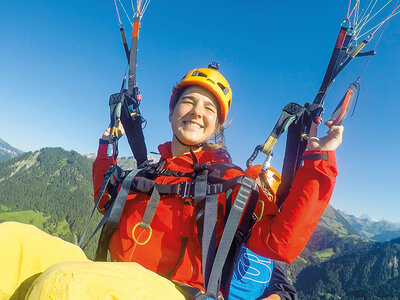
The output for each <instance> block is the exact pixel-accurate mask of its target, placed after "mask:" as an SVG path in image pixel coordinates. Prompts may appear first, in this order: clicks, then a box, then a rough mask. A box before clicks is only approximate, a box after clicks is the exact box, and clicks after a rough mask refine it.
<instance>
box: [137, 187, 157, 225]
mask: <svg viewBox="0 0 400 300" xmlns="http://www.w3.org/2000/svg"><path fill="white" fill-rule="evenodd" d="M159 202H160V193H159V192H158V189H157V187H156V186H154V187H153V191H152V193H151V196H150V199H149V203H148V204H147V206H146V210H145V211H144V214H143V218H142V221H141V222H140V224H139V226H140V227H142V228H144V229H150V224H151V222H152V221H153V218H154V215H155V213H156V210H157V206H158V203H159Z"/></svg>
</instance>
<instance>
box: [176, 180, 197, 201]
mask: <svg viewBox="0 0 400 300" xmlns="http://www.w3.org/2000/svg"><path fill="white" fill-rule="evenodd" d="M179 185H180V187H179V197H181V198H193V197H194V181H192V182H189V181H184V182H181V183H180V184H179Z"/></svg>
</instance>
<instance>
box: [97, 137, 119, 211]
mask: <svg viewBox="0 0 400 300" xmlns="http://www.w3.org/2000/svg"><path fill="white" fill-rule="evenodd" d="M107 147H108V142H106V141H104V140H101V139H100V144H99V149H98V150H97V157H96V160H95V161H94V162H93V168H92V179H93V190H94V202H96V199H97V197H98V194H99V191H100V188H101V185H102V184H103V180H104V174H105V173H106V171H107V170H108V168H109V167H110V166H111V164H113V163H116V162H115V161H114V159H113V157H108V156H107ZM107 201H108V197H107V196H103V197H102V199H101V200H100V203H99V207H103V206H104V204H105V203H106V202H107Z"/></svg>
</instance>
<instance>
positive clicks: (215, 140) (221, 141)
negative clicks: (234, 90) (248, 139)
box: [169, 85, 226, 150]
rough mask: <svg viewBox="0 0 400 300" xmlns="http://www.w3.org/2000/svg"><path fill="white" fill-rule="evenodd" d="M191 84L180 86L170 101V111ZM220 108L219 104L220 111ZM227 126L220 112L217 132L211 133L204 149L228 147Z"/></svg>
mask: <svg viewBox="0 0 400 300" xmlns="http://www.w3.org/2000/svg"><path fill="white" fill-rule="evenodd" d="M190 86H191V85H188V86H184V87H182V88H179V89H178V90H177V91H176V92H175V95H173V96H174V98H173V99H171V102H170V103H169V110H170V112H171V111H173V110H174V109H175V107H176V104H177V103H178V101H179V99H180V98H181V97H182V95H183V93H184V92H185V91H186V89H187V88H188V87H190ZM175 89H176V86H175V87H174V88H173V91H175ZM219 110H220V108H219V105H218V112H219ZM225 128H226V126H225V124H221V121H220V116H219V113H218V122H217V124H216V128H215V133H214V134H213V135H211V137H210V138H209V139H208V140H207V141H206V142H205V143H204V144H203V145H202V147H203V149H204V150H218V149H226V146H225V135H224V130H225Z"/></svg>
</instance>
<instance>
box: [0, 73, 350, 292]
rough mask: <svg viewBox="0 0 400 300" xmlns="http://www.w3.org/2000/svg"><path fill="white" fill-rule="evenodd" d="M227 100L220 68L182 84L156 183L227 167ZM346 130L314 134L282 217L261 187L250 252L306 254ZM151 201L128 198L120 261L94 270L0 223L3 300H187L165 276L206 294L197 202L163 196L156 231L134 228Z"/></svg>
mask: <svg viewBox="0 0 400 300" xmlns="http://www.w3.org/2000/svg"><path fill="white" fill-rule="evenodd" d="M231 95H232V94H231V90H230V87H229V84H228V82H227V81H226V80H225V78H224V77H223V76H222V75H221V74H220V73H219V72H218V70H217V69H216V68H215V67H214V68H201V69H195V70H192V71H190V72H189V73H188V74H187V75H186V76H185V77H184V78H183V79H182V80H181V81H180V83H179V84H178V85H177V86H176V87H175V89H174V91H173V93H172V96H171V100H170V112H169V120H170V123H171V127H172V133H173V137H172V141H171V142H167V143H165V144H162V145H160V146H159V151H160V154H161V160H162V161H163V165H162V164H160V165H159V167H160V173H162V174H160V175H158V176H156V178H155V179H154V181H155V182H157V183H159V184H178V183H180V182H188V181H189V182H190V181H193V178H192V177H185V176H189V175H188V174H193V171H198V172H200V171H201V170H202V168H210V169H211V168H212V167H213V166H216V165H221V164H229V163H230V159H229V157H228V155H227V152H226V151H225V150H224V147H223V143H222V140H219V142H217V143H215V142H214V143H210V142H209V140H210V139H212V138H213V137H215V139H216V140H218V137H221V135H222V128H223V124H224V121H225V119H226V116H227V114H228V111H229V108H230V104H231ZM326 124H327V125H328V126H329V125H330V123H329V122H327V123H326ZM120 129H121V132H120V133H121V134H123V129H122V127H120ZM342 130H343V128H342V127H340V126H339V127H338V126H332V127H330V128H329V130H328V135H327V136H325V137H324V138H322V139H318V138H317V137H316V128H315V127H313V128H312V130H311V133H310V137H309V140H308V150H309V151H308V152H306V153H305V155H304V160H305V161H304V166H302V167H301V168H300V169H299V170H298V172H297V174H296V178H295V181H294V184H293V187H292V189H291V192H290V194H289V196H288V197H287V198H286V200H285V203H284V205H283V207H282V209H281V211H279V212H278V209H277V207H276V205H275V204H274V203H272V202H271V201H269V198H268V195H267V194H268V193H264V191H263V190H262V189H259V200H260V201H259V202H258V205H257V207H256V209H255V213H256V214H257V216H258V217H259V221H258V222H256V223H255V225H254V227H253V230H252V234H251V236H250V237H249V238H248V240H247V241H246V247H247V248H248V249H250V250H251V251H253V252H254V253H255V254H257V255H261V256H264V257H268V258H270V259H275V260H279V261H286V262H289V263H290V262H292V261H293V260H294V259H295V258H296V257H297V255H298V254H299V253H300V252H301V250H302V249H303V248H304V246H305V245H306V243H307V241H308V239H309V237H310V236H311V234H312V232H313V230H314V228H315V226H316V224H317V222H318V220H319V218H320V216H321V215H322V213H323V211H324V209H325V208H326V206H327V205H328V202H329V199H330V196H331V194H332V191H333V187H334V183H335V177H336V175H337V171H336V164H335V156H334V150H335V149H336V148H337V147H338V146H339V144H340V143H341V139H342ZM108 135H109V130H106V132H105V133H104V135H103V137H102V139H101V141H100V146H99V151H98V156H97V158H96V161H95V162H94V164H93V182H94V190H95V199H96V198H97V194H98V193H99V189H100V186H101V184H102V182H103V175H104V173H105V172H106V170H107V169H108V167H109V166H110V165H111V164H112V163H115V162H114V161H113V158H112V157H108V156H107V143H108ZM310 154H311V155H310ZM199 170H200V171H199ZM171 174H175V175H174V176H172V175H171ZM243 175H244V172H243V171H241V170H240V169H239V168H237V167H233V166H232V167H230V168H227V169H226V170H225V172H224V173H223V174H221V176H222V177H223V179H224V180H228V179H231V178H235V177H237V176H243ZM210 176H211V175H210ZM248 176H250V174H248ZM236 192H237V189H234V190H233V192H232V197H230V196H229V195H228V197H227V195H226V193H220V194H219V195H218V197H217V205H218V212H217V222H216V242H217V243H219V240H220V238H221V234H222V231H223V225H224V217H225V211H226V210H227V206H229V205H230V202H229V201H227V199H235V195H236ZM107 200H108V197H106V196H104V197H102V202H101V203H100V207H99V208H100V209H101V210H103V208H104V205H105V204H106V202H107ZM148 202H149V196H148V195H147V194H145V193H137V192H131V193H130V194H129V195H128V199H127V201H126V206H125V208H124V210H123V214H122V217H121V220H120V223H119V226H118V228H117V230H116V231H115V233H114V235H113V237H112V240H111V243H110V247H109V250H110V254H111V258H112V259H113V260H115V261H118V262H115V263H99V262H91V261H89V260H88V259H87V258H86V257H85V255H84V253H83V252H82V251H81V249H79V248H78V247H77V246H74V245H72V244H69V243H67V242H64V241H62V240H60V239H58V238H54V237H50V236H48V235H46V234H44V233H43V232H40V231H39V230H37V228H35V227H33V226H30V225H23V224H17V223H11V222H10V223H2V224H0V244H2V245H3V244H4V245H7V247H4V249H3V255H2V256H0V264H1V265H2V266H3V267H4V268H3V269H4V270H8V272H7V273H5V272H0V279H1V280H0V299H8V298H9V297H10V296H11V295H13V297H15V298H18V297H24V296H25V299H48V298H49V299H91V298H96V297H97V298H99V297H100V298H101V299H108V298H113V299H184V298H185V296H184V295H183V294H182V293H181V292H180V291H179V290H178V289H177V287H176V286H175V285H174V284H173V283H172V282H171V281H169V280H167V279H165V278H163V277H162V276H165V277H167V278H170V279H172V280H173V281H175V282H176V284H178V283H179V285H180V286H182V284H183V285H187V286H190V287H195V288H198V289H200V290H204V288H203V286H204V282H203V281H204V280H203V275H202V273H203V270H202V265H203V263H202V253H201V247H200V242H199V240H198V227H197V224H196V214H195V207H194V203H193V199H192V198H191V197H185V198H184V199H182V198H180V197H178V196H177V195H162V196H161V201H160V202H159V203H158V206H157V207H156V209H155V211H154V215H153V219H152V221H151V222H150V228H151V229H150V230H149V228H147V229H146V228H142V227H141V226H138V225H140V222H141V221H142V220H143V215H144V213H145V211H146V207H147V204H148ZM262 208H263V209H262ZM103 211H104V210H103ZM66 261H68V262H66ZM71 261H72V262H71ZM124 262H133V263H130V264H126V263H124ZM15 266H17V268H16V267H15ZM157 274H158V275H157ZM159 275H161V276H159ZM206 280H207V278H206ZM212 284H213V283H212ZM274 284H275V283H274ZM99 295H101V296H99ZM271 297H272V298H269V299H277V298H276V297H279V296H276V297H275V296H271Z"/></svg>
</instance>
